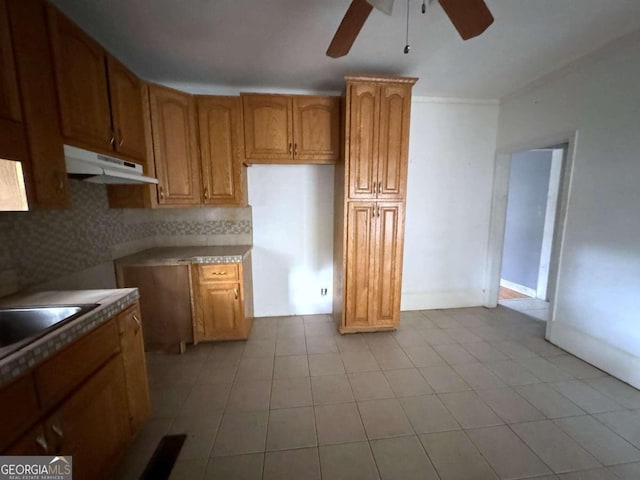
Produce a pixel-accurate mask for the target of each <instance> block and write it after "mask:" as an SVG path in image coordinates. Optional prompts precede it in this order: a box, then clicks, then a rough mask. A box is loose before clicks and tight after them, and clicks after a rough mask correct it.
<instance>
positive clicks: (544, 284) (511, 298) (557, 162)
mask: <svg viewBox="0 0 640 480" xmlns="http://www.w3.org/2000/svg"><path fill="white" fill-rule="evenodd" d="M566 151H567V145H566V144H564V145H557V146H553V147H547V148H537V149H532V150H525V151H520V152H516V153H514V154H513V155H512V156H511V166H510V173H509V188H508V195H507V212H506V221H505V232H504V240H503V248H502V262H501V271H500V289H499V296H498V303H499V304H500V305H503V306H505V307H507V308H510V309H513V310H516V311H519V312H522V313H525V314H527V315H529V316H532V317H535V318H537V319H539V320H544V321H548V320H549V288H548V286H549V273H550V265H551V253H552V247H553V237H554V231H555V225H556V216H557V207H558V193H559V190H560V179H561V173H562V164H563V159H564V157H565V155H566Z"/></svg>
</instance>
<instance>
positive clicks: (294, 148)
mask: <svg viewBox="0 0 640 480" xmlns="http://www.w3.org/2000/svg"><path fill="white" fill-rule="evenodd" d="M293 154H294V155H298V144H297V143H294V144H293Z"/></svg>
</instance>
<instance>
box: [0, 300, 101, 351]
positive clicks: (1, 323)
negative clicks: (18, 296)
mask: <svg viewBox="0 0 640 480" xmlns="http://www.w3.org/2000/svg"><path fill="white" fill-rule="evenodd" d="M97 306H98V305H96V304H90V305H55V306H32V307H15V308H0V348H2V347H7V346H9V345H13V344H15V343H18V342H21V341H22V340H25V339H27V338H31V337H33V339H35V338H38V337H40V336H42V335H44V334H46V333H48V332H49V331H51V330H53V329H54V328H57V327H59V326H61V325H62V324H63V322H66V321H69V320H72V319H74V318H77V317H79V316H80V315H83V314H85V313H87V312H89V311H91V310H93V309H94V308H96V307H97Z"/></svg>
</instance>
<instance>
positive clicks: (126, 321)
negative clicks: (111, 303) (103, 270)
mask: <svg viewBox="0 0 640 480" xmlns="http://www.w3.org/2000/svg"><path fill="white" fill-rule="evenodd" d="M118 331H119V333H120V348H121V351H122V362H123V365H124V373H125V383H126V389H127V403H128V405H129V425H130V427H131V434H132V435H134V434H135V433H136V432H137V431H138V430H139V429H140V427H142V424H143V423H144V422H145V421H146V420H147V418H148V417H149V412H150V405H149V384H148V380H147V363H146V359H145V355H144V340H143V339H142V324H141V320H140V309H139V307H138V304H135V305H133V306H131V307H130V308H127V309H126V310H125V311H124V312H122V313H120V314H118Z"/></svg>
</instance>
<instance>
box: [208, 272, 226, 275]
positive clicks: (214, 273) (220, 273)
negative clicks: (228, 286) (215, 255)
mask: <svg viewBox="0 0 640 480" xmlns="http://www.w3.org/2000/svg"><path fill="white" fill-rule="evenodd" d="M226 274H227V272H211V275H226Z"/></svg>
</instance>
